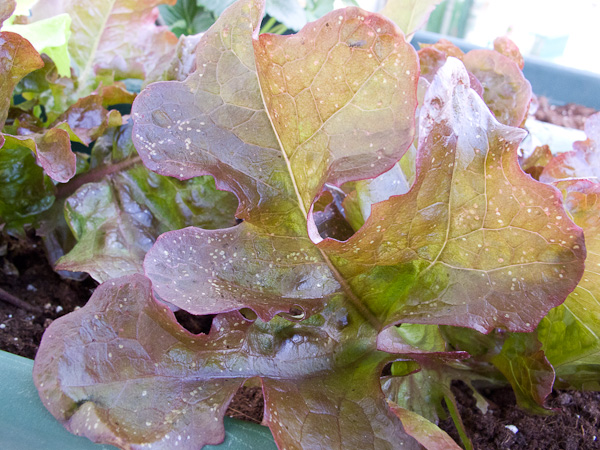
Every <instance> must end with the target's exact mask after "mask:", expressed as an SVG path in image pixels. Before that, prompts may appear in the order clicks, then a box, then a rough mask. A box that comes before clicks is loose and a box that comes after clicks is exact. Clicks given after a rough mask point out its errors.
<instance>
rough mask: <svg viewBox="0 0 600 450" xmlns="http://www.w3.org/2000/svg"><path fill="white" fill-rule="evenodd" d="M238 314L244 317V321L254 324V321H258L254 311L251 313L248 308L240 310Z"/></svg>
mask: <svg viewBox="0 0 600 450" xmlns="http://www.w3.org/2000/svg"><path fill="white" fill-rule="evenodd" d="M240 314H241V315H242V316H244V319H246V320H248V321H250V322H254V321H255V320H256V319H258V316H257V315H256V313H255V312H254V311H252V310H251V309H250V308H242V309H240Z"/></svg>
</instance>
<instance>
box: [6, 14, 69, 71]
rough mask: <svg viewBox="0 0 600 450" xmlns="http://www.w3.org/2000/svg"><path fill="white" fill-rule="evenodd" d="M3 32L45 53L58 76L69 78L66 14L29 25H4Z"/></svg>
mask: <svg viewBox="0 0 600 450" xmlns="http://www.w3.org/2000/svg"><path fill="white" fill-rule="evenodd" d="M3 30H4V31H12V32H13V33H17V34H19V35H21V36H23V37H24V38H25V39H27V40H28V41H29V42H30V43H31V44H32V45H33V47H34V48H35V49H36V50H37V51H38V52H39V53H45V54H46V55H48V56H49V57H50V58H51V59H52V61H54V64H56V68H57V70H58V74H59V75H60V76H62V77H69V76H71V59H70V56H69V38H70V37H71V17H70V16H69V15H68V14H59V15H57V16H54V17H49V18H47V19H44V20H40V21H38V22H34V23H29V24H12V25H5V26H4V27H3Z"/></svg>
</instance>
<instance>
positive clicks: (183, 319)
mask: <svg viewBox="0 0 600 450" xmlns="http://www.w3.org/2000/svg"><path fill="white" fill-rule="evenodd" d="M175 318H176V319H177V322H178V323H179V325H181V326H182V327H183V328H185V329H186V330H188V331H189V332H190V333H192V334H208V333H209V332H210V327H211V326H212V322H213V319H214V318H215V314H207V315H205V316H196V315H194V314H190V313H189V312H187V311H184V310H183V309H180V310H179V311H177V312H176V313H175Z"/></svg>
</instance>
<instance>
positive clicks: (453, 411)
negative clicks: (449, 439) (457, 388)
mask: <svg viewBox="0 0 600 450" xmlns="http://www.w3.org/2000/svg"><path fill="white" fill-rule="evenodd" d="M444 401H445V403H446V406H447V407H448V411H449V412H450V417H452V422H454V426H455V427H456V431H458V435H459V436H460V440H461V442H462V444H463V446H464V447H465V450H473V443H472V442H471V439H469V436H467V432H466V430H465V425H464V424H463V421H462V419H461V417H460V413H459V412H458V407H457V406H456V401H455V400H454V395H453V394H452V393H451V392H445V393H444Z"/></svg>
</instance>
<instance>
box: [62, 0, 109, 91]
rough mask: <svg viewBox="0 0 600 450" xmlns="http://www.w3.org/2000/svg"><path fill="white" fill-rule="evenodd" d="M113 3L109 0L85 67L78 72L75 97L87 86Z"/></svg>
mask: <svg viewBox="0 0 600 450" xmlns="http://www.w3.org/2000/svg"><path fill="white" fill-rule="evenodd" d="M115 3H117V0H109V5H110V6H109V7H108V10H107V14H106V15H105V16H104V19H103V21H102V23H101V25H100V27H99V30H100V31H99V32H98V33H95V38H94V43H93V45H92V48H91V50H90V52H89V58H88V59H87V61H86V63H85V67H84V68H83V69H82V70H81V73H80V74H79V86H78V87H77V92H76V93H75V95H76V96H77V97H81V96H82V92H83V91H85V90H86V89H87V87H88V78H89V75H90V73H91V70H92V67H93V62H94V60H95V56H96V53H97V52H98V47H99V46H100V40H101V39H102V36H103V35H104V31H105V30H106V24H107V23H108V19H109V18H110V16H111V14H112V11H113V9H114V7H115ZM73 35H74V33H73ZM73 35H72V36H73Z"/></svg>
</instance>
